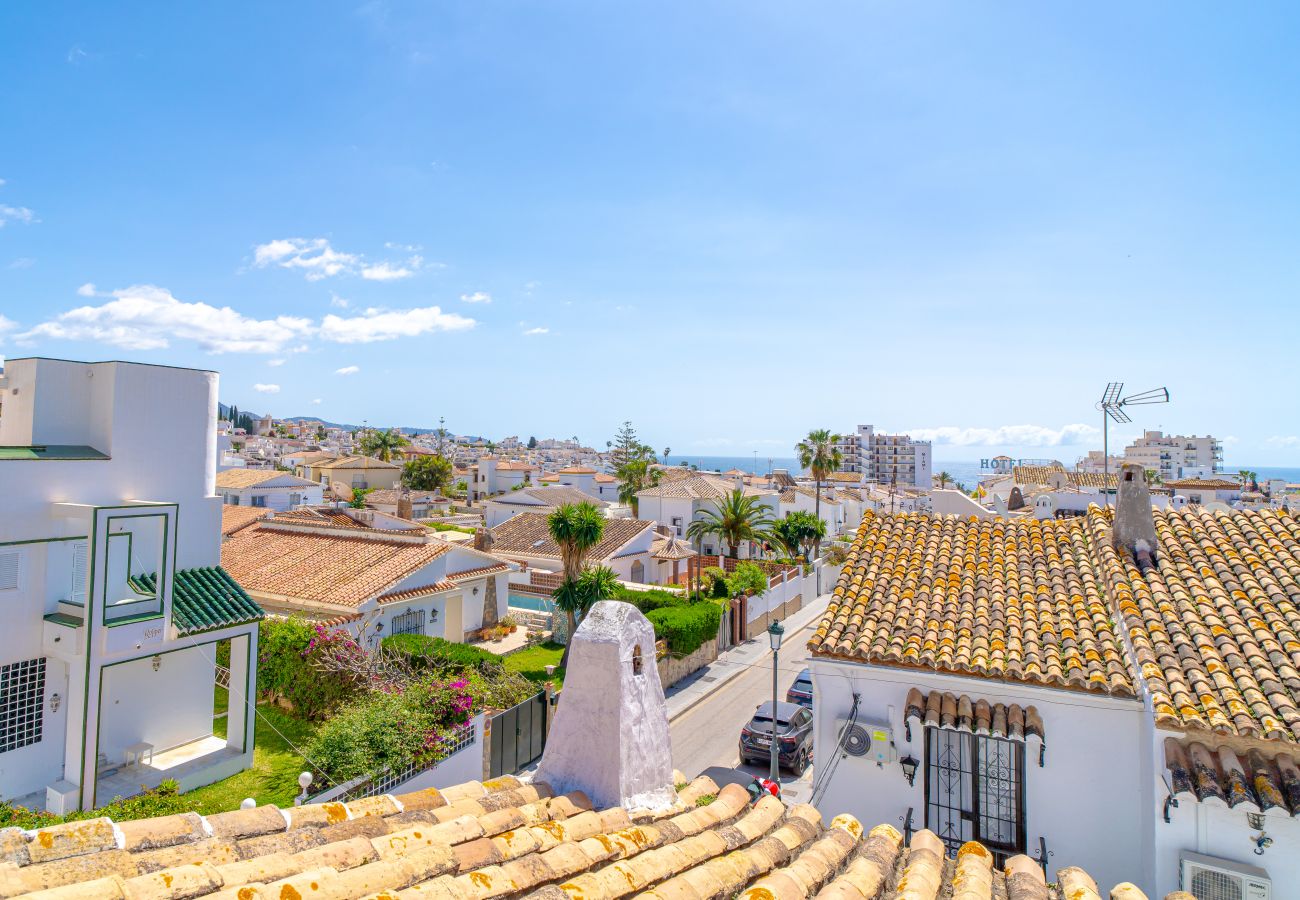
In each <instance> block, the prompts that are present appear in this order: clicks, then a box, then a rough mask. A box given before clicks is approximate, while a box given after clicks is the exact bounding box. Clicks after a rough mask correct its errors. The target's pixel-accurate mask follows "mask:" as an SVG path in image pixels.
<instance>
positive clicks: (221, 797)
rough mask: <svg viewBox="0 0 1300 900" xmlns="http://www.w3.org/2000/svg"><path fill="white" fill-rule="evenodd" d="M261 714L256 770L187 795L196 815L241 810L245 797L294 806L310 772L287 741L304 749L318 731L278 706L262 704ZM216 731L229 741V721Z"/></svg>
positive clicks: (220, 721) (221, 721)
mask: <svg viewBox="0 0 1300 900" xmlns="http://www.w3.org/2000/svg"><path fill="white" fill-rule="evenodd" d="M257 711H258V713H259V715H258V717H257V730H256V732H255V735H256V741H255V744H254V747H253V767H252V768H251V769H246V770H244V771H243V772H240V773H239V774H237V775H231V776H230V777H229V778H227V779H225V780H223V781H218V782H217V783H216V784H210V785H208V786H207V787H201V788H196V789H195V790H192V791H190V792H189V793H188V794H185V795H184V796H185V799H186V800H188V801H189V806H190V808H191V809H193V810H194V811H195V812H198V813H202V814H204V815H209V814H211V813H217V812H225V811H227V810H231V809H238V808H239V804H240V803H241V802H242V801H243V799H244V798H245V797H252V798H253V799H254V800H256V801H257V802H258V804H263V803H274V804H275V805H276V806H281V807H286V806H293V798H294V797H296V796H297V795H298V791H299V788H298V775H299V773H301V772H302V771H303V770H305V769H306V768H307V763H306V761H305V760H304V759H303V758H302V757H301V756H299V755H298V754H297V753H295V752H294V751H293V749H292V748H291V747H290V746H289V743H287V742H286V741H285V739H284V738H288V739H289V741H292V742H293V743H294V744H296V745H297V746H299V747H301V746H302V745H303V744H305V743H306V742H307V741H308V740H309V739H310V738H311V736H312V733H313V732H314V731H315V730H316V727H315V726H314V725H312V724H311V723H310V722H304V721H303V720H301V719H295V718H294V717H293V716H290V715H289V714H287V713H286V712H284V711H283V710H282V709H280V708H278V707H276V706H270V705H267V704H264V703H259V704H258V706H257ZM268 723H270V724H268ZM272 725H274V726H275V728H272V727H271V726H272ZM275 729H279V730H280V732H281V733H283V734H284V738H282V737H280V735H279V734H276V731H275ZM212 731H213V734H215V735H217V736H218V737H225V736H226V720H225V719H218V720H217V721H216V723H215V724H214V726H213V729H212Z"/></svg>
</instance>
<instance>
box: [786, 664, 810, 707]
mask: <svg viewBox="0 0 1300 900" xmlns="http://www.w3.org/2000/svg"><path fill="white" fill-rule="evenodd" d="M785 702H786V703H798V704H799V705H800V706H803V707H806V708H807V709H812V674H811V673H810V672H809V671H808V670H807V669H804V670H803V671H802V672H800V673H799V674H798V675H797V676H796V677H795V679H794V684H792V685H790V690H788V691H786V692H785Z"/></svg>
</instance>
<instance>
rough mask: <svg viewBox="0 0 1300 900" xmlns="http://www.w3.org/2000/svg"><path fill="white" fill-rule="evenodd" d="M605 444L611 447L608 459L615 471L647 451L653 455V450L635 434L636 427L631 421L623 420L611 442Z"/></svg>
mask: <svg viewBox="0 0 1300 900" xmlns="http://www.w3.org/2000/svg"><path fill="white" fill-rule="evenodd" d="M605 446H607V447H610V448H611V449H610V451H609V461H610V464H611V465H613V467H614V469H615V470H616V471H617V470H618V469H621V468H622V467H623V466H624V465H626V464H627V463H629V462H631V461H632V460H634V459H639V458H640V457H642V456H645V455H646V452H647V451H648V452H649V454H650V455H651V456H654V451H653V450H650V448H649V447H647V446H645V445H644V444H642V443H641V441H640V439H639V438H638V437H637V436H636V429H635V428H633V427H632V423H631V422H624V423H623V424H622V426H621V427H620V428H619V429H618V433H617V434H615V435H614V440H613V442H612V443H606V445H605Z"/></svg>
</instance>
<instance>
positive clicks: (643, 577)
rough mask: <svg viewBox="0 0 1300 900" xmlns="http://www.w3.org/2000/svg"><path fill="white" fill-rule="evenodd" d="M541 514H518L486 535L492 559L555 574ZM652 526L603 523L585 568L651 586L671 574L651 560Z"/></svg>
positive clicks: (556, 551)
mask: <svg viewBox="0 0 1300 900" xmlns="http://www.w3.org/2000/svg"><path fill="white" fill-rule="evenodd" d="M547 518H548V516H547V514H546V513H544V512H521V513H518V514H516V515H514V516H511V517H510V518H508V519H506V520H505V521H504V522H502V523H501V524H500V525H497V526H496V527H495V528H492V529H490V530H489V531H488V540H489V547H490V549H491V552H492V554H493V555H494V556H499V557H501V558H503V559H508V560H511V561H512V562H516V563H519V564H520V565H521V566H523V567H525V568H530V569H538V570H541V571H545V572H559V571H561V570H562V568H563V564H562V562H561V559H560V547H559V545H558V544H556V543H555V541H553V540H552V539H551V529H550V525H549V524H548V521H547ZM655 538H656V533H655V523H654V522H646V521H643V520H640V519H606V520H605V531H604V535H603V536H602V537H601V540H600V543H598V544H597V545H596V546H595V547H592V548H591V550H589V551H588V553H587V565H588V566H608V567H609V568H611V569H613V570H614V574H615V575H617V576H618V578H619V579H620V580H621V581H632V582H637V583H645V584H650V583H655V582H656V580H657V579H660V578H663V577H664V576H665V574H666V573H668V572H670V571H671V565H669V566H668V567H666V568H665V567H662V566H661V565H660V560H659V559H658V558H657V557H655V555H654V553H655V549H656V546H655Z"/></svg>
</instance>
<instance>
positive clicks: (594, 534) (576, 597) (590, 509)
mask: <svg viewBox="0 0 1300 900" xmlns="http://www.w3.org/2000/svg"><path fill="white" fill-rule="evenodd" d="M546 524H547V526H548V527H549V528H550V532H551V540H553V541H555V543H556V544H557V545H558V546H559V548H560V562H561V563H562V565H563V567H564V581H563V582H561V584H560V586H559V587H558V588H556V589H555V592H554V593H553V594H552V597H553V598H554V600H555V605H556V606H557V607H558V608H559V609H560V610H561V611H563V613H564V615H565V618H566V619H567V620H568V626H569V637H573V632H574V631H575V630H577V627H578V621H577V616H576V613H579V612H581V611H582V594H581V592H580V589H579V585H578V581H579V579H580V578H581V576H582V570H583V567H584V565H585V564H586V561H587V553H588V552H589V551H590V550H591V548H592V547H594V546H596V545H597V544H599V543H600V539H601V537H603V536H604V534H605V519H604V517H603V516H602V515H601V514H600V510H598V509H597V508H596V505H595V504H594V503H565V504H564V505H563V506H560V507H559V508H557V509H556V510H555V511H554V512H553V513H551V514H550V515H549V516H548V517H547V519H546ZM565 656H566V657H567V656H568V650H567V649H566V650H565ZM561 662H562V663H563V662H564V660H561Z"/></svg>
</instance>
